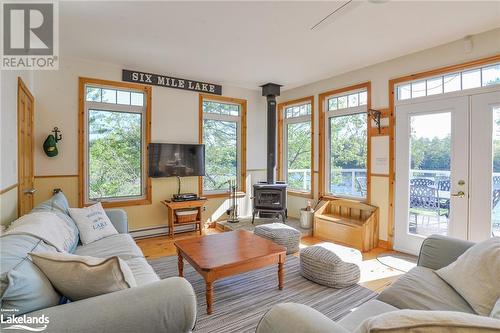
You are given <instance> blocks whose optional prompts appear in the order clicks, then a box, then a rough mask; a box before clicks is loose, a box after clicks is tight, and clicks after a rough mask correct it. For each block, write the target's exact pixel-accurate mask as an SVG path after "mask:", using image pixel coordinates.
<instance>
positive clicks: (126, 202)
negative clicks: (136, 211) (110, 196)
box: [84, 199, 151, 208]
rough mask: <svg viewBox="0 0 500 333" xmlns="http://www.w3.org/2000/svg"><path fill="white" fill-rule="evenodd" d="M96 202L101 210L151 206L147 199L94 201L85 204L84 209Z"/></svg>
mask: <svg viewBox="0 0 500 333" xmlns="http://www.w3.org/2000/svg"><path fill="white" fill-rule="evenodd" d="M97 202H100V203H101V204H102V207H103V208H115V207H128V206H140V205H150V204H151V200H149V199H137V200H124V201H96V202H93V203H86V204H84V207H88V206H92V205H95V204H96V203H97Z"/></svg>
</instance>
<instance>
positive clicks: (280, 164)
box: [277, 96, 316, 198]
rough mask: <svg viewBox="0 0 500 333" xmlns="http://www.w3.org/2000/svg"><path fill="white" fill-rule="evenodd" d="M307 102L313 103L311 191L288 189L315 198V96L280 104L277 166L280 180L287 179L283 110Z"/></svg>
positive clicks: (297, 194) (295, 193) (298, 194)
mask: <svg viewBox="0 0 500 333" xmlns="http://www.w3.org/2000/svg"><path fill="white" fill-rule="evenodd" d="M306 102H309V103H310V104H311V191H309V192H301V191H294V190H287V193H288V194H290V195H294V196H299V197H304V198H313V197H314V190H315V187H314V185H315V184H314V167H315V165H314V141H315V140H314V133H315V132H314V124H315V121H314V118H315V114H316V112H315V109H314V96H307V97H302V98H298V99H294V100H290V101H286V102H283V103H279V104H278V163H277V164H278V167H277V174H278V178H279V179H280V180H284V179H285V175H284V167H283V161H284V156H285V155H284V152H283V140H284V139H285V138H284V131H283V123H284V115H283V110H284V109H285V108H286V107H287V106H289V105H294V104H305V103H306Z"/></svg>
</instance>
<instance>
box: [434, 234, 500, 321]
mask: <svg viewBox="0 0 500 333" xmlns="http://www.w3.org/2000/svg"><path fill="white" fill-rule="evenodd" d="M436 274H437V275H439V276H440V277H441V278H442V279H443V280H445V281H446V282H448V284H449V285H451V286H452V287H453V288H454V289H455V290H456V291H457V292H458V293H459V294H460V295H461V296H462V297H463V298H464V299H465V300H466V301H467V302H468V303H469V304H470V305H471V307H472V308H473V309H474V310H475V311H476V312H477V313H478V314H480V315H483V316H489V314H490V313H491V310H492V309H493V306H494V305H495V302H496V301H497V299H498V298H499V297H500V237H492V238H489V239H487V240H485V241H483V242H480V243H477V244H475V245H474V246H472V247H471V248H469V249H468V250H467V251H465V252H464V253H463V254H462V255H461V256H460V257H458V259H457V260H456V261H455V262H453V263H451V264H449V265H448V266H446V267H444V268H441V269H439V270H437V271H436Z"/></svg>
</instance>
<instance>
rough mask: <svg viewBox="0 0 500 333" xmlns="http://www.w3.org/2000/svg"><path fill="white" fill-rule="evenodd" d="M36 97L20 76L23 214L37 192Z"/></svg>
mask: <svg viewBox="0 0 500 333" xmlns="http://www.w3.org/2000/svg"><path fill="white" fill-rule="evenodd" d="M34 105H35V99H34V98H33V95H32V94H31V92H30V91H29V89H28V87H26V85H25V84H24V82H23V80H22V79H21V78H18V84H17V124H18V125H17V126H18V128H17V131H18V132H17V140H18V142H17V149H18V150H17V151H18V153H17V154H18V183H19V188H18V209H17V212H18V215H19V216H22V215H24V214H26V213H29V211H31V209H33V196H34V194H35V188H34V176H33V146H34V140H33V117H34Z"/></svg>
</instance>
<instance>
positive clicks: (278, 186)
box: [252, 83, 287, 223]
mask: <svg viewBox="0 0 500 333" xmlns="http://www.w3.org/2000/svg"><path fill="white" fill-rule="evenodd" d="M261 87H262V96H266V98H267V182H262V183H258V184H254V185H253V211H252V223H253V222H254V219H255V215H257V214H258V215H259V217H276V216H278V217H279V216H281V218H282V220H283V223H286V219H287V207H286V184H285V183H284V182H279V181H278V182H277V181H276V96H279V95H280V87H281V86H280V85H278V84H274V83H267V84H265V85H263V86H261Z"/></svg>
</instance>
